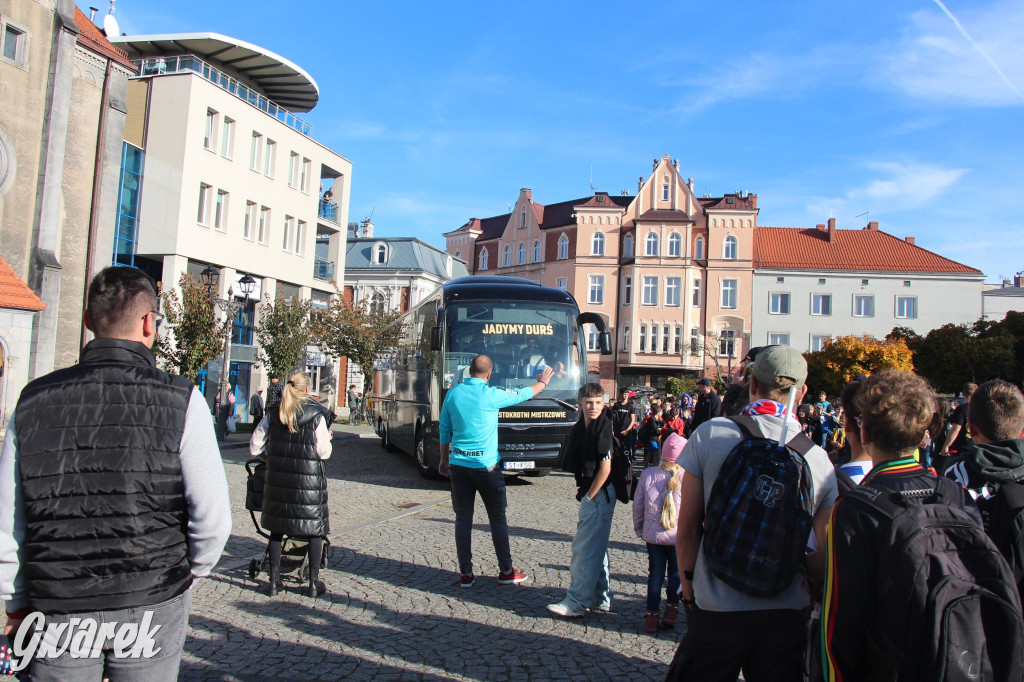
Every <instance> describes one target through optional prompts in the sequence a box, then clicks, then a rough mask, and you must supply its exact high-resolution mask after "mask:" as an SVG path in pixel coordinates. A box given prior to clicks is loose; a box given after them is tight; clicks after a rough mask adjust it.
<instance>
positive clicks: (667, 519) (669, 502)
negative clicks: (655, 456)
mask: <svg viewBox="0 0 1024 682" xmlns="http://www.w3.org/2000/svg"><path fill="white" fill-rule="evenodd" d="M661 470H662V471H667V472H669V473H670V474H672V478H670V479H668V490H667V491H666V492H665V499H664V500H663V501H662V503H661V519H659V520H660V522H661V527H662V528H664V529H665V530H672V529H673V528H675V527H676V523H677V522H678V519H679V510H678V509H677V508H676V496H675V492H676V491H677V490H679V486H680V480H679V475H678V474H679V472H680V471H682V470H683V467H681V466H679V465H678V464H676V463H675V462H666V461H664V460H662V462H661Z"/></svg>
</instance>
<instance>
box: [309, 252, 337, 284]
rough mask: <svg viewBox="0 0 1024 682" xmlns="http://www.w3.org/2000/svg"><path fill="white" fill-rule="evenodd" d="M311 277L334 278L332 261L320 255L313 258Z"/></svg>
mask: <svg viewBox="0 0 1024 682" xmlns="http://www.w3.org/2000/svg"><path fill="white" fill-rule="evenodd" d="M313 278H314V279H326V280H332V279H334V261H332V260H327V259H326V258H320V257H317V258H315V259H313Z"/></svg>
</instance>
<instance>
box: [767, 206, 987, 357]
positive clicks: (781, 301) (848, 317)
mask: <svg viewBox="0 0 1024 682" xmlns="http://www.w3.org/2000/svg"><path fill="white" fill-rule="evenodd" d="M754 240H755V246H754V254H755V256H754V257H755V263H754V283H753V301H752V311H751V345H753V346H759V345H765V344H777V343H779V344H788V345H791V346H793V347H794V348H798V349H800V350H802V351H810V352H814V351H818V350H821V348H822V347H823V346H824V344H825V341H827V340H828V339H831V338H835V337H838V336H861V335H863V334H869V335H871V336H873V337H875V338H884V337H885V336H886V334H888V333H889V332H890V331H891V330H892V328H893V327H897V326H901V327H908V328H910V329H913V330H914V331H915V332H917V333H918V334H920V335H922V336H924V335H925V334H927V333H928V332H929V331H931V330H932V329H935V328H937V327H941V326H942V325H944V324H947V323H953V324H971V323H973V322H975V321H977V320H978V319H979V318H980V317H981V314H982V309H981V303H982V296H981V289H982V284H983V281H984V275H983V274H982V273H981V272H980V271H978V270H975V269H974V268H972V267H969V266H966V265H963V264H961V263H957V262H955V261H952V260H949V259H948V258H943V257H942V256H939V255H938V254H935V253H932V252H931V251H928V250H926V249H923V248H921V247H919V246H916V245H915V244H914V239H913V237H907V238H906V239H900V238H899V237H894V236H892V235H890V234H887V233H885V232H881V231H879V229H878V223H876V222H871V223H869V224H868V226H867V227H866V228H863V229H855V230H840V229H836V226H835V219H834V218H833V219H829V222H828V224H827V225H818V226H817V227H816V228H813V229H797V228H785V227H759V228H758V229H757V232H756V233H755V236H754Z"/></svg>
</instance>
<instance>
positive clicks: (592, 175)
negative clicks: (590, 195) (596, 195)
mask: <svg viewBox="0 0 1024 682" xmlns="http://www.w3.org/2000/svg"><path fill="white" fill-rule="evenodd" d="M590 191H591V192H596V191H597V188H596V187H594V164H590Z"/></svg>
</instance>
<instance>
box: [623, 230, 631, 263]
mask: <svg viewBox="0 0 1024 682" xmlns="http://www.w3.org/2000/svg"><path fill="white" fill-rule="evenodd" d="M622 255H623V257H625V258H632V257H633V235H631V234H627V235H626V236H625V238H624V239H623V240H622Z"/></svg>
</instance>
